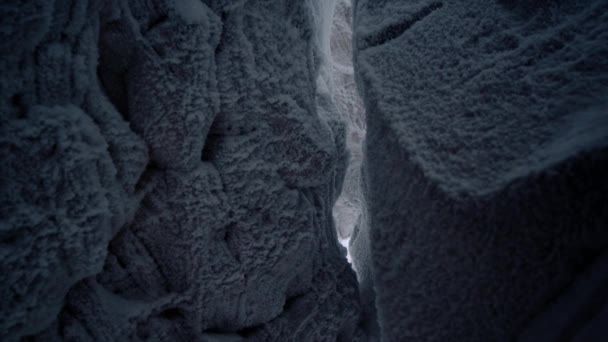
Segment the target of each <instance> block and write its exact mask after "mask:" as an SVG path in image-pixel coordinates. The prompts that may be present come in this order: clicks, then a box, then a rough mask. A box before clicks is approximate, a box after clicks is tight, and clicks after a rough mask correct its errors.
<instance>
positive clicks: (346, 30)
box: [330, 0, 365, 239]
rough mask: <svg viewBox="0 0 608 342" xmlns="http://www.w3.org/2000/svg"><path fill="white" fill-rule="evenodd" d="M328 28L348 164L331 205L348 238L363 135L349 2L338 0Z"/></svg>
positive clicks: (357, 207) (355, 214) (358, 200)
mask: <svg viewBox="0 0 608 342" xmlns="http://www.w3.org/2000/svg"><path fill="white" fill-rule="evenodd" d="M332 24H333V25H332V29H331V40H330V49H331V51H330V53H331V67H332V70H331V75H332V80H333V92H332V99H333V103H335V105H336V109H337V110H338V113H339V114H340V117H341V118H342V119H343V120H344V122H346V125H347V127H346V129H347V130H346V146H347V149H348V151H349V164H348V168H347V169H346V176H345V178H344V185H343V188H342V193H341V194H340V197H338V201H337V202H336V205H335V207H334V211H333V212H334V217H335V219H336V225H337V228H338V233H339V235H340V237H341V238H342V239H348V238H349V237H350V236H351V234H352V232H353V230H354V227H355V225H356V223H357V221H358V220H359V218H360V216H361V211H362V208H363V207H364V203H363V202H362V195H361V190H360V189H361V183H360V182H361V162H362V160H363V150H362V146H363V142H364V139H365V110H364V107H363V102H362V100H361V98H360V97H359V93H358V92H357V89H356V86H355V76H354V69H353V62H352V29H351V27H352V4H351V0H338V1H337V3H336V8H335V12H334V18H333V22H332Z"/></svg>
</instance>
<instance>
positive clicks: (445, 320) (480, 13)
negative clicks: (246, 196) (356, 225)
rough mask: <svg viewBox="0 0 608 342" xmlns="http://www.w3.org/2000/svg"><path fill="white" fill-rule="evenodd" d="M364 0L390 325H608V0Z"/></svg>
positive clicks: (374, 220)
mask: <svg viewBox="0 0 608 342" xmlns="http://www.w3.org/2000/svg"><path fill="white" fill-rule="evenodd" d="M354 3H355V5H354V11H355V15H354V35H355V37H354V45H355V48H354V49H355V71H356V76H357V80H358V86H359V89H360V91H361V93H362V97H363V99H364V102H365V106H366V110H367V124H368V135H367V144H366V160H365V162H364V163H365V168H366V175H367V176H368V179H367V192H368V211H369V224H370V229H369V236H370V237H369V239H368V240H367V243H368V244H369V245H370V248H369V259H370V260H371V264H370V266H371V268H372V270H371V273H372V278H373V284H374V286H375V290H376V291H375V294H376V304H377V308H378V318H379V324H380V328H381V332H382V338H383V340H384V341H512V340H515V339H517V338H518V337H521V338H522V339H523V340H529V341H570V340H577V341H578V340H581V341H583V340H584V341H599V340H602V339H603V338H605V336H606V330H605V328H604V330H603V332H602V330H601V326H602V325H601V322H604V327H605V322H606V319H607V318H606V309H603V310H602V307H604V308H605V307H608V304H607V299H608V290H607V289H608V282H607V279H606V271H605V269H604V268H605V265H606V263H605V261H602V258H601V255H602V253H605V252H606V251H607V247H608V231H607V230H606V227H608V201H607V200H606V193H607V191H608V178H606V174H608V149H607V146H608V102H607V101H606V96H608V64H607V61H608V2H606V1H574V2H573V1H570V2H568V1H495V0H493V1H481V0H480V1H477V0H474V1H427V0H416V1H400V0H386V1H372V0H356V1H355V2H354ZM364 242H365V241H364ZM359 244H361V245H363V246H364V247H365V245H366V244H365V243H362V242H359ZM352 248H353V249H355V250H356V249H357V248H356V245H355V246H353V247H352ZM363 251H364V252H365V248H363ZM356 254H357V252H356V251H353V255H354V258H355V259H356V258H357V255H356ZM363 254H364V255H365V253H363ZM355 263H356V261H355ZM587 268H588V269H589V270H587V271H585V269H587ZM602 336H603V338H602Z"/></svg>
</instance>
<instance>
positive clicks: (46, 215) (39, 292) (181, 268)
mask: <svg viewBox="0 0 608 342" xmlns="http://www.w3.org/2000/svg"><path fill="white" fill-rule="evenodd" d="M331 7H332V6H327V4H323V3H321V2H318V1H292V0H285V1H261V0H260V1H253V0H252V1H220V0H217V1H213V0H210V1H198V0H176V1H171V0H166V1H161V0H158V1H156V0H130V1H119V0H115V1H81V0H72V1H70V0H57V1H46V0H36V1H28V2H21V1H9V2H7V3H3V4H2V5H1V6H0V14H1V24H0V25H1V26H0V27H1V30H0V35H1V36H0V38H1V39H0V44H1V45H0V49H1V53H2V58H1V60H0V70H1V73H0V75H1V76H0V78H1V80H2V83H1V87H0V97H1V98H2V104H1V107H0V108H1V117H0V124H1V127H0V131H1V132H2V134H1V136H0V150H1V151H2V153H1V158H2V164H3V165H4V166H3V171H2V177H1V182H0V188H1V191H2V192H1V193H2V195H1V197H0V210H1V215H0V220H1V221H0V227H1V239H2V240H1V245H0V253H1V255H0V265H1V271H2V272H1V275H0V277H1V278H0V291H1V292H0V293H1V295H2V298H3V300H2V304H1V307H0V308H1V310H0V334H1V335H0V339H2V340H16V339H17V338H19V337H21V336H35V338H37V339H39V340H44V341H46V340H61V339H66V340H79V341H80V340H96V341H119V340H164V341H176V340H185V341H196V340H202V341H208V340H221V339H222V338H225V339H228V340H239V339H248V340H259V341H286V340H297V341H325V340H327V341H334V340H336V338H341V339H344V340H353V339H355V338H356V336H355V334H357V332H356V331H355V325H356V323H357V320H358V315H359V314H358V312H359V304H358V295H357V287H356V286H357V285H356V279H355V275H354V273H353V271H352V270H351V269H350V267H349V266H348V264H347V262H346V260H345V259H344V258H343V256H342V255H341V251H340V250H339V247H338V244H337V242H336V238H335V236H336V234H335V228H334V225H333V220H332V214H331V208H332V206H333V204H334V202H335V200H336V198H337V195H338V192H339V190H340V188H341V182H342V179H343V176H344V172H345V167H346V164H345V162H346V151H345V146H346V142H345V129H344V124H342V123H341V121H340V119H339V117H338V116H337V114H336V111H335V109H332V108H333V107H332V104H331V103H328V104H327V105H326V106H324V107H320V108H319V109H318V108H317V103H318V102H319V101H320V100H319V99H323V98H326V97H327V96H326V95H323V96H322V94H321V95H320V94H319V91H317V89H318V88H317V79H318V78H319V77H320V75H319V72H320V68H321V66H322V65H323V64H322V62H323V61H322V60H321V59H320V58H318V57H319V56H320V54H321V51H322V47H321V42H320V41H321V38H320V37H321V34H320V33H319V32H318V28H319V27H321V26H320V25H319V23H318V22H317V21H315V20H328V19H327V18H325V19H323V18H317V17H316V19H315V20H313V13H314V10H317V9H319V8H321V9H327V8H329V9H332V8H331ZM328 17H329V19H331V16H330V15H328ZM328 25H329V24H325V26H328Z"/></svg>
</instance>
